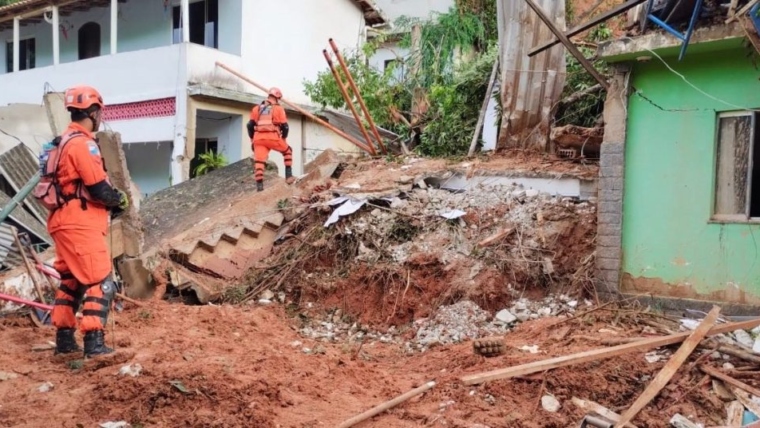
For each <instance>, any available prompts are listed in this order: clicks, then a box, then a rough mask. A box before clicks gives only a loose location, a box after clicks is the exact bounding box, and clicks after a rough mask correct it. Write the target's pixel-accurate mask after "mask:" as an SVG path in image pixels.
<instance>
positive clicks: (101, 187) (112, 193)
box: [87, 180, 122, 208]
mask: <svg viewBox="0 0 760 428" xmlns="http://www.w3.org/2000/svg"><path fill="white" fill-rule="evenodd" d="M87 191H88V192H90V195H91V196H92V197H93V198H95V199H97V200H98V201H100V202H101V203H102V204H103V205H105V206H106V207H108V208H116V207H118V206H120V205H121V204H122V194H121V192H119V191H118V190H116V189H114V188H113V187H111V186H110V185H109V184H108V183H107V182H106V181H105V180H103V181H101V182H99V183H95V184H93V185H92V186H87Z"/></svg>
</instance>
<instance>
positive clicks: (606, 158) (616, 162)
mask: <svg viewBox="0 0 760 428" xmlns="http://www.w3.org/2000/svg"><path fill="white" fill-rule="evenodd" d="M623 162H624V158H623V155H622V154H603V155H602V157H601V159H600V160H599V166H601V167H602V168H607V167H610V166H623Z"/></svg>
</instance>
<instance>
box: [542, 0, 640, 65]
mask: <svg viewBox="0 0 760 428" xmlns="http://www.w3.org/2000/svg"><path fill="white" fill-rule="evenodd" d="M645 1H647V0H629V1H627V2H625V3H623V4H621V5H620V6H618V7H616V8H614V9H611V10H610V11H608V12H605V13H603V14H602V15H599V16H598V17H596V18H594V19H592V20H590V21H587V22H586V23H584V24H581V25H579V26H577V27H575V28H573V29H572V30H570V31H568V32H567V33H565V37H567V38H568V39H569V38H570V37H573V36H575V35H578V34H580V33H582V32H584V31H586V30H588V29H590V28H593V27H596V26H597V25H599V24H601V23H602V22H604V21H607V20H608V19H610V18H614V17H616V16H617V15H620V14H621V13H623V12H626V11H628V10H629V9H633V8H634V7H636V6H638V5H640V4H641V3H644V2H645ZM557 43H560V41H559V39H554V40H552V41H550V42H546V43H544V44H543V45H541V46H537V47H534V48H532V49H531V50H530V52H528V56H529V57H532V56H534V55H537V54H540V53H541V52H543V51H545V50H547V49H549V48H551V47H552V46H554V45H556V44H557Z"/></svg>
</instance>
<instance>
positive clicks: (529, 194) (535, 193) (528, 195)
mask: <svg viewBox="0 0 760 428" xmlns="http://www.w3.org/2000/svg"><path fill="white" fill-rule="evenodd" d="M539 193H540V192H539V191H538V190H536V189H528V190H526V191H525V197H526V198H535V197H536V196H538V194H539Z"/></svg>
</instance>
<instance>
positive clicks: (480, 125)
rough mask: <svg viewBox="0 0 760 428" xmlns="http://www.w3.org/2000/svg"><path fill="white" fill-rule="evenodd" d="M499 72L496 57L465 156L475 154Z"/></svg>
mask: <svg viewBox="0 0 760 428" xmlns="http://www.w3.org/2000/svg"><path fill="white" fill-rule="evenodd" d="M498 71H499V57H498V56H496V61H494V62H493V69H492V70H491V77H490V79H488V88H486V96H485V97H483V105H482V106H481V107H480V115H478V123H476V124H475V132H474V133H473V135H472V141H470V150H469V151H468V152H467V156H472V155H474V154H475V147H476V146H477V144H478V137H479V136H480V131H481V130H482V129H483V121H484V120H485V118H486V113H487V112H488V102H489V101H491V97H492V96H493V85H494V84H495V83H496V73H497V72H498Z"/></svg>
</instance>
